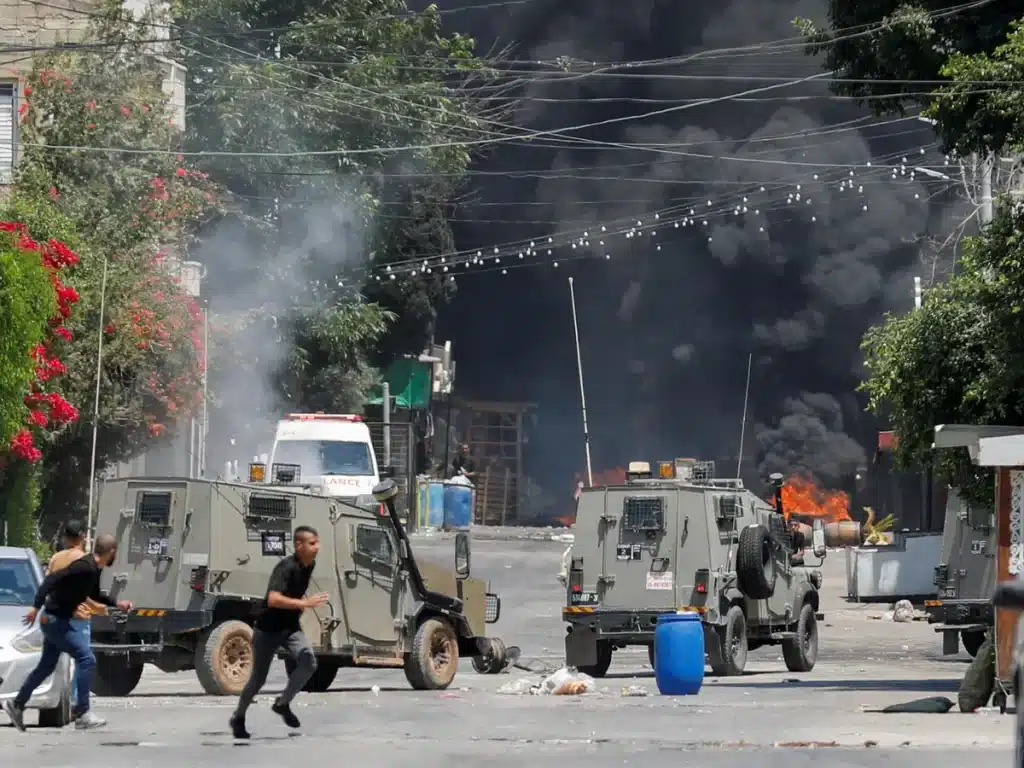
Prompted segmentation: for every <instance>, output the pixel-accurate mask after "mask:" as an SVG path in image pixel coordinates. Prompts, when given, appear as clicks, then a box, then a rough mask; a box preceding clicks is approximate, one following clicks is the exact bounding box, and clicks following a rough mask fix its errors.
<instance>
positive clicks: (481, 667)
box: [473, 637, 505, 675]
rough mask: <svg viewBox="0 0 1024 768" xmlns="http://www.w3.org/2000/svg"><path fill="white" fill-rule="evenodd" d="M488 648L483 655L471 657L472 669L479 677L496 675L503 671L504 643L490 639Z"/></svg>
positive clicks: (496, 639)
mask: <svg viewBox="0 0 1024 768" xmlns="http://www.w3.org/2000/svg"><path fill="white" fill-rule="evenodd" d="M490 646H491V647H490V650H488V651H487V653H486V654H485V655H483V656H474V657H473V669H475V670H476V671H477V672H479V673H480V674H481V675H496V674H498V673H499V672H501V671H502V670H503V669H505V643H504V642H502V641H501V640H500V639H499V638H497V637H492V638H491V639H490Z"/></svg>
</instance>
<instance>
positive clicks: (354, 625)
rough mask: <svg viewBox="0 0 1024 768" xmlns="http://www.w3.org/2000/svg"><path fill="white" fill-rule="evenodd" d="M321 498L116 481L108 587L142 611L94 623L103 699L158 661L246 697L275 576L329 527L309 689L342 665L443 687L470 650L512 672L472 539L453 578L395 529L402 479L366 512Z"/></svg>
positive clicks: (460, 546) (220, 485)
mask: <svg viewBox="0 0 1024 768" xmlns="http://www.w3.org/2000/svg"><path fill="white" fill-rule="evenodd" d="M313 490H314V489H310V488H302V487H295V488H289V487H286V486H281V485H278V486H270V485H266V484H242V483H227V482H214V481H209V480H197V479H169V478H125V479H118V480H114V481H108V482H106V483H105V484H104V485H103V487H102V491H101V495H100V501H99V517H98V520H97V530H98V531H100V532H109V533H112V534H115V535H116V536H117V539H118V541H119V551H118V559H117V562H116V563H115V565H114V566H113V567H112V568H108V569H106V570H105V571H104V575H103V580H102V585H103V588H104V589H106V590H107V591H108V593H109V594H110V595H111V596H112V597H114V598H115V599H118V600H122V599H123V600H131V601H132V603H134V605H135V608H134V610H132V611H130V612H127V613H121V612H117V611H112V612H111V614H110V615H108V616H95V617H94V618H93V628H92V639H93V648H94V650H95V652H96V656H97V668H96V674H95V677H94V690H95V692H96V693H97V694H98V695H101V696H102V695H107V696H126V695H128V694H130V693H131V691H132V690H134V689H135V686H136V685H137V684H138V682H139V678H140V676H141V675H142V669H143V665H144V664H146V663H150V664H154V665H155V666H156V667H158V668H159V669H161V670H163V671H165V672H177V671H181V670H192V669H194V670H195V672H196V675H197V677H198V678H199V682H200V683H201V684H202V687H203V689H204V690H205V691H206V692H207V693H210V694H213V695H235V694H237V693H239V692H240V691H241V689H242V687H243V686H244V685H245V683H246V681H247V680H248V679H249V674H250V670H251V666H252V646H251V637H252V623H253V620H254V619H255V618H256V616H257V615H258V614H259V613H260V611H261V610H262V609H263V607H264V600H263V598H264V594H265V590H266V586H267V580H268V578H269V576H270V572H271V571H272V570H273V567H274V565H275V564H276V563H277V562H278V561H279V560H280V558H282V557H284V556H286V555H287V554H288V553H289V552H290V550H291V544H292V530H293V529H294V528H295V527H297V526H299V525H311V526H313V527H314V528H316V529H317V531H318V532H319V533H320V554H319V556H318V558H317V565H316V570H315V571H314V573H313V581H312V582H311V585H310V590H311V591H316V592H326V593H328V595H330V600H329V602H328V603H327V604H326V605H325V606H323V607H321V608H316V609H312V610H307V611H305V612H304V613H303V616H302V629H303V631H304V632H305V633H306V635H307V636H308V637H309V639H310V641H311V643H312V645H313V647H314V650H315V652H316V656H317V660H318V668H317V671H316V673H315V675H314V677H313V679H312V680H310V682H309V684H308V689H309V690H312V691H325V690H327V689H328V688H329V686H330V685H331V683H332V682H333V681H334V678H335V675H336V674H337V672H338V670H339V669H341V668H343V667H396V668H403V669H404V670H405V675H406V678H407V679H408V681H409V683H410V684H411V685H412V687H413V688H416V689H443V688H446V687H447V686H448V685H449V684H450V683H451V681H452V679H453V678H454V676H455V673H456V670H457V668H458V662H459V657H460V656H469V657H472V658H473V659H474V664H475V666H477V667H478V669H479V670H481V671H485V672H496V671H498V670H500V669H501V668H502V666H503V665H504V646H503V645H502V643H501V641H500V640H497V639H489V638H487V637H485V629H486V627H485V624H486V623H493V622H495V621H497V619H498V615H499V612H500V608H501V604H500V600H499V598H498V596H497V595H494V594H489V593H488V591H487V590H488V585H487V584H486V583H485V582H483V581H480V580H477V579H471V578H469V572H470V548H469V544H470V543H469V538H468V535H466V534H462V535H460V536H458V537H457V539H456V546H455V569H454V571H452V570H449V569H446V568H443V567H439V566H437V565H434V564H431V563H426V562H420V561H418V560H417V559H416V557H415V556H414V555H413V551H412V547H411V545H410V542H409V538H408V536H406V533H405V531H404V529H403V527H402V526H401V525H400V523H399V522H398V516H397V513H396V511H395V504H394V499H395V496H396V494H397V492H398V491H397V486H396V485H395V483H394V481H393V480H385V481H384V482H383V483H381V484H380V485H378V486H376V487H375V488H374V489H373V491H374V495H373V496H371V497H369V503H365V502H364V503H363V504H355V503H352V502H351V501H347V500H345V499H341V498H338V497H332V496H326V495H320V494H317V493H315V492H312V491H313Z"/></svg>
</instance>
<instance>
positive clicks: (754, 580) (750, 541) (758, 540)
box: [736, 525, 775, 600]
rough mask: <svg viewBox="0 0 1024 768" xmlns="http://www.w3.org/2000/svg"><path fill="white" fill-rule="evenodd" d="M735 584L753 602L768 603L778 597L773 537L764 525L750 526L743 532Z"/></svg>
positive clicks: (737, 555)
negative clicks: (775, 595)
mask: <svg viewBox="0 0 1024 768" xmlns="http://www.w3.org/2000/svg"><path fill="white" fill-rule="evenodd" d="M736 583H737V586H738V587H739V590H740V592H742V593H743V594H744V595H745V596H746V597H749V598H750V599H752V600H766V599H768V598H769V597H771V596H772V595H773V594H774V593H775V557H774V553H773V552H772V540H771V536H770V535H769V533H768V529H767V528H765V527H764V526H763V525H748V526H747V527H746V528H744V529H743V530H742V531H740V542H739V546H738V547H737V549H736Z"/></svg>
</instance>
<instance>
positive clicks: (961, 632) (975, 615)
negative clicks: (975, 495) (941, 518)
mask: <svg viewBox="0 0 1024 768" xmlns="http://www.w3.org/2000/svg"><path fill="white" fill-rule="evenodd" d="M995 553H996V549H995V521H994V516H993V511H992V508H991V507H990V506H971V505H968V504H967V503H966V502H964V501H963V500H962V499H961V498H960V497H959V496H958V495H957V494H956V492H955V491H954V490H953V489H950V491H949V496H948V498H947V501H946V519H945V524H944V527H943V529H942V555H941V558H940V560H939V565H938V566H936V568H935V586H936V588H937V589H938V594H937V595H936V599H935V600H928V601H926V602H925V610H926V611H927V612H928V623H929V624H935V625H937V626H936V627H935V631H936V632H941V633H942V652H943V653H944V654H946V655H951V654H955V653H958V652H959V651H960V644H961V643H963V646H964V650H965V651H967V653H969V654H970V655H971V656H974V655H975V654H976V653H977V652H978V649H979V648H980V647H981V644H982V643H983V642H984V641H985V631H986V630H987V629H988V628H989V627H991V626H992V625H993V621H994V612H993V609H992V592H993V590H994V589H995V587H996V559H995Z"/></svg>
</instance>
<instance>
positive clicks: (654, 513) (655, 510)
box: [622, 496, 665, 531]
mask: <svg viewBox="0 0 1024 768" xmlns="http://www.w3.org/2000/svg"><path fill="white" fill-rule="evenodd" d="M622 530H624V531H663V530H665V499H664V498H663V497H661V496H631V497H628V498H626V499H625V500H624V501H623V502H622Z"/></svg>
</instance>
